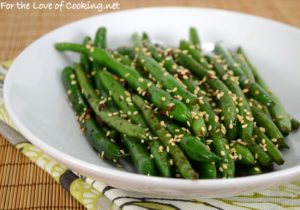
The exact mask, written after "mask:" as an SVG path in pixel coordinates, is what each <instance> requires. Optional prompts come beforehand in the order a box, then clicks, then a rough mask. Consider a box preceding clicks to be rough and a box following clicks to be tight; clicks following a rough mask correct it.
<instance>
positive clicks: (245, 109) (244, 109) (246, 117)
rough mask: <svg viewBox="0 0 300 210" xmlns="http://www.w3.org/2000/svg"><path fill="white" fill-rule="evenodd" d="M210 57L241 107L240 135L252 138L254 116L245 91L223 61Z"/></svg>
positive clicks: (243, 137) (218, 73)
mask: <svg viewBox="0 0 300 210" xmlns="http://www.w3.org/2000/svg"><path fill="white" fill-rule="evenodd" d="M210 59H211V61H212V62H213V65H214V70H215V71H216V73H217V75H218V76H219V77H220V78H223V82H224V84H225V85H226V86H227V87H228V88H229V90H230V91H231V92H232V93H234V94H235V96H236V97H237V99H236V100H237V101H236V103H237V104H238V109H239V116H238V119H239V122H240V124H241V126H240V137H241V138H242V139H243V140H244V139H248V140H250V139H251V137H252V131H253V116H252V113H251V108H250V106H249V103H248V101H247V99H246V97H245V95H244V93H243V91H242V90H241V89H240V87H239V85H238V83H237V82H236V81H234V80H233V78H232V77H231V76H230V75H229V74H227V73H226V66H225V65H224V64H223V63H222V62H221V63H220V62H219V61H218V60H217V59H214V58H210Z"/></svg>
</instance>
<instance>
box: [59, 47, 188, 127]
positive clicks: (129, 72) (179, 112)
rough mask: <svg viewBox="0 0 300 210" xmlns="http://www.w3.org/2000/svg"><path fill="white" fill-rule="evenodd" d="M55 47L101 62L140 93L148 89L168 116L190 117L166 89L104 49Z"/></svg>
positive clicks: (154, 100) (182, 118) (181, 119)
mask: <svg viewBox="0 0 300 210" xmlns="http://www.w3.org/2000/svg"><path fill="white" fill-rule="evenodd" d="M55 47H56V49H57V50H59V51H73V52H80V53H86V54H88V55H89V56H90V57H91V58H92V59H94V60H95V61H97V62H99V63H102V64H103V65H105V66H107V67H108V68H109V70H111V71H113V72H114V73H115V74H117V75H118V76H120V77H122V78H124V79H125V80H126V81H127V82H128V85H129V86H131V87H132V88H135V89H136V90H137V92H138V93H139V94H140V95H146V94H147V92H146V91H148V92H149V95H150V100H151V101H152V103H153V104H154V105H156V106H157V107H158V108H160V109H162V110H163V111H165V112H166V114H167V115H168V116H169V117H173V118H174V119H176V120H178V121H180V122H187V121H189V120H190V119H191V118H192V116H191V113H190V110H189V109H188V107H187V106H186V105H185V104H184V103H182V102H181V101H179V100H177V99H175V98H173V97H172V96H171V95H170V94H169V93H168V92H167V91H165V90H162V89H160V88H158V87H157V86H156V85H153V83H152V82H151V81H149V80H147V79H144V78H142V77H141V76H140V74H139V73H138V72H137V71H136V70H135V69H133V68H130V67H128V66H124V65H123V64H121V63H119V62H117V61H116V60H114V59H113V58H112V57H111V56H110V55H109V54H108V53H107V52H106V51H104V50H101V49H94V48H91V49H88V48H86V47H85V46H82V45H78V44H73V43H57V44H56V45H55Z"/></svg>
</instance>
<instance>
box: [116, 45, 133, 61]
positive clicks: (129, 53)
mask: <svg viewBox="0 0 300 210" xmlns="http://www.w3.org/2000/svg"><path fill="white" fill-rule="evenodd" d="M117 52H118V53H120V54H121V55H127V56H128V57H129V58H130V59H132V60H133V59H134V58H135V51H134V48H133V47H129V46H123V47H118V48H117Z"/></svg>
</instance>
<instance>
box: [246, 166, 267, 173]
mask: <svg viewBox="0 0 300 210" xmlns="http://www.w3.org/2000/svg"><path fill="white" fill-rule="evenodd" d="M247 169H248V170H247V172H248V174H249V175H259V174H262V173H263V171H262V169H261V167H260V166H259V165H254V166H248V167H247Z"/></svg>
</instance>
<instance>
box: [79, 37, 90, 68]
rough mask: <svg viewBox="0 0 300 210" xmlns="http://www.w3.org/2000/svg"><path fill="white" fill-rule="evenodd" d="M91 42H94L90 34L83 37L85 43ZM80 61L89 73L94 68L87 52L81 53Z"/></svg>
mask: <svg viewBox="0 0 300 210" xmlns="http://www.w3.org/2000/svg"><path fill="white" fill-rule="evenodd" d="M91 43H92V40H91V37H89V36H86V37H84V39H83V44H84V45H91ZM80 63H81V65H82V67H83V69H84V70H85V71H86V72H87V74H90V72H91V71H92V70H93V64H92V62H91V61H90V59H89V57H88V56H87V55H86V54H84V53H82V54H81V55H80Z"/></svg>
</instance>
